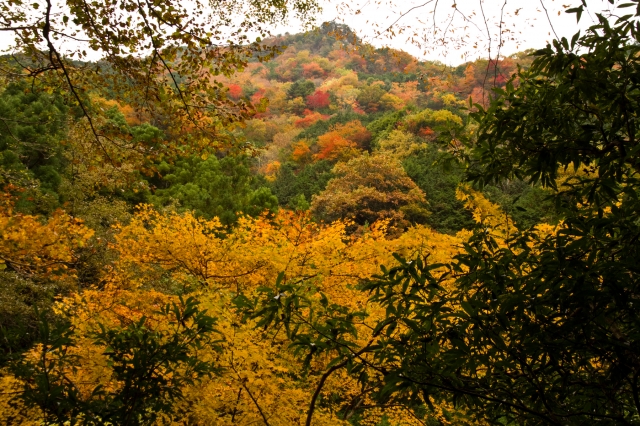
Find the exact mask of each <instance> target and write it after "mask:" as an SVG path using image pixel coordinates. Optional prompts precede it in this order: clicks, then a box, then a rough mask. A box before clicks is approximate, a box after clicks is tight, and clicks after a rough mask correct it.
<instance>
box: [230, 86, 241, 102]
mask: <svg viewBox="0 0 640 426" xmlns="http://www.w3.org/2000/svg"><path fill="white" fill-rule="evenodd" d="M229 96H230V97H231V98H232V99H236V100H238V99H240V97H241V96H242V87H240V86H239V85H238V84H230V85H229Z"/></svg>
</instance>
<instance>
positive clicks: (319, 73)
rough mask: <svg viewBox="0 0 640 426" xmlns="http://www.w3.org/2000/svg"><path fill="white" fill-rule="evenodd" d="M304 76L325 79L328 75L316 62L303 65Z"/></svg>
mask: <svg viewBox="0 0 640 426" xmlns="http://www.w3.org/2000/svg"><path fill="white" fill-rule="evenodd" d="M302 75H303V76H304V77H305V78H323V77H325V76H326V75H327V73H326V71H325V70H323V69H322V67H321V66H320V65H318V64H317V63H315V62H311V63H310V64H303V65H302Z"/></svg>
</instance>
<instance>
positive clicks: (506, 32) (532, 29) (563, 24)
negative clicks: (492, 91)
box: [276, 0, 610, 65]
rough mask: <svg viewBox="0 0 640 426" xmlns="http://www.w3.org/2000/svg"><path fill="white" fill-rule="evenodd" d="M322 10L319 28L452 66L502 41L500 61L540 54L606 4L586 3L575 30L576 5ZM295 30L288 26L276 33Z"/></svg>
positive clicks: (482, 0)
mask: <svg viewBox="0 0 640 426" xmlns="http://www.w3.org/2000/svg"><path fill="white" fill-rule="evenodd" d="M322 4H323V9H324V10H323V13H322V15H321V16H320V17H319V18H318V22H319V23H320V22H323V21H332V20H335V21H337V22H342V23H345V24H347V25H349V26H350V27H351V28H353V29H354V30H355V31H356V32H357V33H358V34H359V35H360V36H361V37H362V38H363V39H364V40H365V41H368V42H370V43H372V44H374V45H376V46H378V47H379V46H385V45H388V46H392V47H395V48H398V49H402V50H405V51H407V52H409V53H411V54H413V55H415V56H417V57H419V58H421V59H430V60H440V61H442V62H444V63H447V64H451V65H456V64H459V63H461V62H465V61H468V60H473V59H476V58H477V57H486V56H487V54H488V49H489V47H491V49H492V51H491V53H492V56H493V57H495V55H496V54H497V52H498V46H499V44H500V42H501V41H502V47H501V48H500V54H501V56H502V55H510V54H512V53H515V52H518V51H522V50H525V49H527V48H542V47H544V46H545V45H546V43H547V42H548V41H550V40H552V39H553V38H555V37H556V35H557V36H558V37H567V38H569V39H570V37H571V36H572V35H573V34H575V33H576V32H577V31H578V30H579V29H584V28H586V27H588V26H589V25H592V24H593V22H594V21H595V20H596V17H595V13H596V12H601V11H605V10H609V8H610V4H609V3H608V2H607V1H605V0H590V1H589V2H588V5H589V13H585V14H584V15H583V17H582V19H581V21H580V24H578V23H576V17H575V15H574V14H567V13H565V12H564V11H565V10H566V9H567V8H569V7H574V6H576V5H577V4H579V1H578V0H543V1H540V0H507V1H504V0H431V1H428V0H401V1H397V0H352V1H348V2H341V1H337V0H322ZM545 9H546V10H545ZM394 22H395V25H393V26H392V27H391V28H392V30H394V32H395V33H396V34H395V36H391V35H390V31H386V30H387V29H388V28H389V27H390V26H391V25H392V24H393V23H394ZM500 22H502V27H500ZM298 30H299V29H298V28H297V27H296V26H289V27H282V28H278V29H277V30H276V32H284V31H289V32H297V31H298ZM501 33H502V38H501V37H500V34H501ZM489 34H490V37H489ZM489 40H490V41H491V43H489Z"/></svg>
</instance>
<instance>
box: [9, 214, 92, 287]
mask: <svg viewBox="0 0 640 426" xmlns="http://www.w3.org/2000/svg"><path fill="white" fill-rule="evenodd" d="M0 235H2V238H1V239H0V259H1V261H2V264H3V268H2V269H4V268H6V267H7V266H10V267H11V268H12V269H14V270H16V271H21V272H24V273H31V274H41V275H43V276H47V277H50V278H54V279H64V278H67V277H68V276H72V275H73V273H74V270H73V264H74V263H75V261H76V260H77V254H76V250H77V249H79V248H82V247H84V246H85V245H86V243H87V241H88V240H89V239H90V238H91V237H92V236H93V230H91V229H89V228H87V227H85V226H84V225H83V224H82V221H80V220H78V219H74V218H72V217H71V216H69V215H68V214H66V213H64V212H63V211H61V210H58V211H56V212H54V213H53V215H52V216H51V217H50V218H49V219H48V220H47V221H44V220H42V219H41V218H39V217H37V216H32V215H24V214H21V213H16V212H14V211H13V210H12V208H11V206H10V205H7V204H5V205H3V206H0Z"/></svg>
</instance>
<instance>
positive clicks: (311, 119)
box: [295, 109, 329, 128]
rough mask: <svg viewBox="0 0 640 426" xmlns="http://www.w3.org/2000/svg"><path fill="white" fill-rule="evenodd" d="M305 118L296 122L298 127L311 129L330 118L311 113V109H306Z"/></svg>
mask: <svg viewBox="0 0 640 426" xmlns="http://www.w3.org/2000/svg"><path fill="white" fill-rule="evenodd" d="M303 114H304V117H303V118H300V119H298V120H296V121H295V125H296V127H302V128H306V127H309V126H311V125H313V124H315V123H316V122H318V121H320V120H326V119H328V118H329V116H328V115H323V114H320V113H319V112H315V111H311V110H309V109H305V110H304V112H303Z"/></svg>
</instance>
